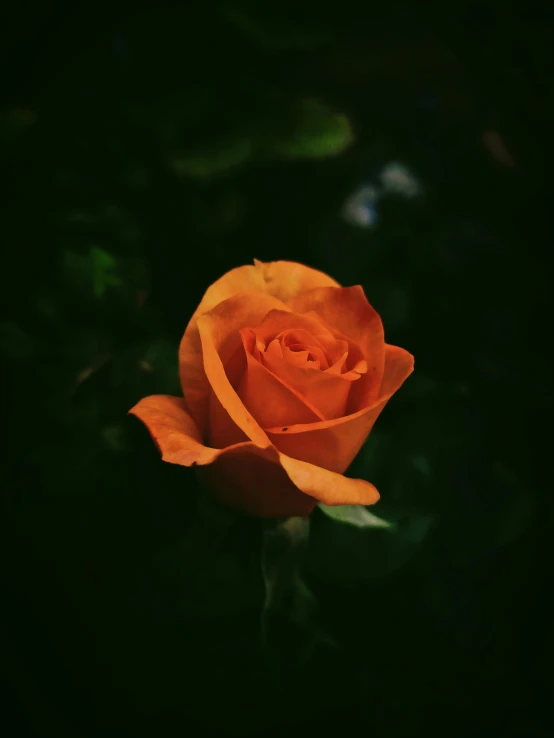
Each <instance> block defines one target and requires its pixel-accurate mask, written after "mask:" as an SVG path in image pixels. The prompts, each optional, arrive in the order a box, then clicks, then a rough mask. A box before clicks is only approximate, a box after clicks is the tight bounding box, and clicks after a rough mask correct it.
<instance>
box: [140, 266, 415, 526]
mask: <svg viewBox="0 0 554 738" xmlns="http://www.w3.org/2000/svg"><path fill="white" fill-rule="evenodd" d="M413 366H414V359H413V356H412V355H411V354H409V353H408V352H407V351H404V349H401V348H398V347H397V346H389V345H388V344H386V343H385V339H384V334H383V326H382V323H381V319H380V317H379V315H378V314H377V313H376V312H375V310H374V309H373V308H372V307H371V305H370V304H369V303H368V301H367V299H366V297H365V294H364V291H363V289H362V288H361V287H359V286H357V287H341V286H340V285H339V284H337V282H335V281H334V280H333V279H331V278H330V277H328V276H327V275H326V274H323V273H322V272H319V271H316V270H315V269H310V268H309V267H305V266H302V265H301V264H295V263H294V262H287V261H276V262H272V263H269V264H263V263H262V262H259V261H257V260H254V266H242V267H238V268H236V269H232V270H231V271H230V272H228V273H227V274H225V275H224V276H223V277H221V279H218V280H217V282H215V283H214V284H212V286H211V287H210V288H209V289H208V290H207V292H206V294H205V295H204V297H203V298H202V301H201V303H200V305H199V306H198V308H197V310H196V312H195V313H194V315H193V316H192V318H191V320H190V322H189V324H188V326H187V329H186V331H185V335H184V336H183V339H182V341H181V346H180V348H179V374H180V380H181V387H182V389H183V395H184V399H183V398H181V397H170V396H168V395H153V396H152V397H146V398H145V399H143V400H141V401H140V402H139V403H138V404H137V405H135V407H134V408H133V409H132V410H131V411H130V412H131V413H132V414H133V415H136V416H137V417H138V418H139V419H140V420H141V421H142V422H143V423H144V424H145V425H146V427H147V428H148V430H149V432H150V434H151V436H152V438H153V439H154V441H155V443H156V444H157V446H158V448H159V449H160V451H161V454H162V459H163V460H164V461H168V462H170V463H172V464H181V465H182V466H195V465H198V466H202V467H206V468H205V470H204V473H205V475H206V481H207V482H208V484H209V486H210V487H211V488H212V490H213V492H214V494H215V495H216V496H217V497H218V498H219V499H220V500H221V501H223V502H224V503H226V504H229V505H231V506H233V507H237V508H240V509H242V510H244V511H246V512H248V513H250V514H253V515H257V516H261V517H286V516H291V515H308V514H309V513H310V512H311V510H312V509H313V507H314V505H315V504H316V503H317V502H323V503H324V504H326V505H352V504H361V505H371V504H373V503H374V502H377V500H378V499H379V493H378V492H377V490H376V489H375V487H374V486H373V485H372V484H370V483H369V482H366V481H364V480H362V479H350V478H348V477H344V476H343V472H344V471H345V470H346V468H347V467H348V466H349V464H350V463H351V462H352V460H353V459H354V457H355V456H356V454H357V453H358V451H359V450H360V447H361V446H362V444H363V442H364V441H365V439H366V438H367V436H368V434H369V432H370V431H371V428H372V427H373V424H374V423H375V421H376V419H377V417H378V416H379V413H380V412H381V410H382V409H383V407H384V406H385V404H386V403H387V400H388V399H389V398H390V397H391V396H392V395H393V394H394V393H395V392H396V390H397V389H398V388H399V387H400V385H401V384H402V383H403V382H404V380H405V379H406V378H407V377H408V375H409V374H410V373H411V372H412V371H413Z"/></svg>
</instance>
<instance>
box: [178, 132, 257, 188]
mask: <svg viewBox="0 0 554 738" xmlns="http://www.w3.org/2000/svg"><path fill="white" fill-rule="evenodd" d="M253 150H254V147H253V144H252V141H251V140H250V139H249V138H236V139H233V140H231V141H224V142H216V143H214V144H213V147H206V148H205V149H203V150H200V151H193V152H190V153H188V154H187V153H185V154H175V155H173V156H172V157H171V159H170V161H169V166H170V168H171V169H172V170H173V172H174V173H175V174H177V175H178V176H179V177H190V178H191V179H209V178H211V177H216V176H218V175H222V174H226V173H227V172H228V171H231V170H233V169H236V168H238V167H240V166H243V165H244V164H246V162H247V161H248V160H249V159H250V158H251V157H252V154H253Z"/></svg>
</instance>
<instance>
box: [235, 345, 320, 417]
mask: <svg viewBox="0 0 554 738" xmlns="http://www.w3.org/2000/svg"><path fill="white" fill-rule="evenodd" d="M241 336H242V340H243V344H244V350H245V352H246V360H247V371H246V372H245V374H244V375H243V377H242V380H241V382H240V385H239V386H238V387H237V394H238V396H239V397H240V399H241V400H242V402H243V403H244V406H245V407H246V408H247V409H248V410H249V411H250V413H251V414H252V416H253V417H254V418H255V419H256V421H257V422H258V423H259V424H260V426H261V427H262V428H265V427H267V426H274V425H289V424H290V425H292V424H294V423H313V422H316V421H319V420H324V419H325V416H324V415H322V414H321V413H320V412H319V411H318V410H317V408H316V407H314V406H313V405H312V404H311V403H310V402H309V400H308V399H306V398H304V397H303V396H302V395H301V394H300V393H298V392H297V391H296V390H295V389H294V387H291V386H290V385H288V384H287V382H286V380H285V379H284V378H282V377H280V376H278V375H277V376H276V375H275V374H273V373H272V372H270V371H269V370H268V369H266V367H265V366H264V365H263V364H261V363H260V362H259V361H257V360H256V359H255V358H254V357H253V356H252V353H251V351H252V348H253V347H254V346H255V342H256V338H255V335H254V334H253V333H252V332H248V331H241ZM281 361H282V363H283V364H285V362H284V361H283V360H281ZM290 368H291V369H294V367H290ZM299 371H303V370H299ZM318 373H319V372H318Z"/></svg>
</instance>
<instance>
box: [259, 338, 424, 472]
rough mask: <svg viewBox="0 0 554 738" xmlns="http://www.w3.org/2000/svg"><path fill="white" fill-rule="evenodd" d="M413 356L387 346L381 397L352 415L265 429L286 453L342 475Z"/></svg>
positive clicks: (410, 366)
mask: <svg viewBox="0 0 554 738" xmlns="http://www.w3.org/2000/svg"><path fill="white" fill-rule="evenodd" d="M413 368H414V357H413V356H412V355H411V354H410V353H408V351H405V350H404V349H402V348H399V347H398V346H389V345H386V346H385V372H384V377H383V381H382V383H381V386H380V389H379V392H378V395H379V396H378V398H377V399H376V400H375V401H374V402H373V403H372V404H371V405H370V406H369V407H366V408H363V409H362V410H359V411H358V412H356V413H353V414H352V415H346V416H345V417H343V418H337V419H335V420H326V421H322V422H319V423H310V424H303V425H290V426H288V428H287V430H286V431H283V429H282V428H277V427H276V428H266V429H265V432H266V433H267V435H268V437H269V439H270V440H271V442H272V443H273V444H274V445H275V446H276V447H277V448H278V449H279V451H282V452H283V453H285V454H287V455H288V456H291V457H293V458H295V459H301V460H302V461H308V462H309V463H310V464H314V465H315V466H321V467H324V468H326V469H330V470H331V471H334V472H337V473H339V474H341V473H342V472H344V471H345V470H346V469H347V468H348V466H349V465H350V464H351V462H352V461H353V459H354V457H355V456H356V454H357V453H358V451H359V450H360V448H361V447H362V444H363V443H364V441H365V439H366V438H367V436H368V434H369V432H370V431H371V429H372V427H373V424H374V423H375V421H376V420H377V418H378V417H379V414H380V413H381V410H382V409H383V408H384V407H385V405H386V404H387V402H388V400H389V399H390V398H391V397H392V395H393V394H394V393H395V392H396V391H397V390H398V389H399V387H400V386H401V385H402V383H403V382H404V381H405V380H406V379H407V377H408V376H409V375H410V374H411V373H412V371H413Z"/></svg>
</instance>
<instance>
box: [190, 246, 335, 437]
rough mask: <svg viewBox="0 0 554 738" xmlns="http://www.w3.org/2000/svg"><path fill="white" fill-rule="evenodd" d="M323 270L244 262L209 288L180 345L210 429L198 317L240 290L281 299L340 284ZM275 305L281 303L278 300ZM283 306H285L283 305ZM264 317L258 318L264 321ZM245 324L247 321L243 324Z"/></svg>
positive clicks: (201, 420) (197, 414) (201, 422)
mask: <svg viewBox="0 0 554 738" xmlns="http://www.w3.org/2000/svg"><path fill="white" fill-rule="evenodd" d="M338 286H339V285H338V283H337V282H335V280H334V279H331V277H328V276H327V275H326V274H324V273H323V272H320V271H317V270H316V269H311V268H310V267H306V266H304V265H302V264H297V263H295V262H290V261H274V262H269V263H267V264H264V263H262V262H261V261H258V260H256V259H255V260H254V265H252V266H251V265H248V266H241V267H237V268H236V269H232V270H231V271H229V272H227V273H226V274H224V275H223V276H222V277H221V278H220V279H218V280H217V281H216V282H214V283H213V284H212V285H211V286H210V287H208V289H207V290H206V292H205V294H204V296H203V298H202V300H201V302H200V304H199V306H198V308H197V309H196V311H195V312H194V315H193V316H192V318H191V319H190V321H189V324H188V325H187V328H186V330H185V334H184V336H183V338H182V340H181V345H180V347H179V377H180V380H181V387H182V390H183V394H184V396H185V400H186V403H187V406H188V408H189V411H190V413H191V415H192V417H193V418H194V420H195V422H196V423H197V425H198V427H199V428H200V430H201V432H204V431H205V429H206V419H207V413H208V402H209V395H210V388H209V383H208V382H207V380H206V376H205V374H204V366H203V361H202V351H201V344H200V336H199V332H198V325H197V324H198V319H199V317H200V316H201V315H204V314H205V313H207V312H208V311H209V310H212V308H214V307H215V306H216V305H218V304H219V303H221V302H223V301H224V300H226V299H227V298H229V297H232V296H233V295H236V294H240V293H248V292H255V293H262V294H266V295H269V296H271V297H273V298H275V299H276V300H278V301H280V302H281V301H284V300H289V299H291V298H292V297H294V296H295V295H299V294H301V293H303V292H306V291H308V290H312V289H314V288H315V287H338ZM273 306H274V307H276V306H277V303H274V305H273ZM280 307H281V309H286V308H283V306H282V305H280ZM260 321H261V318H260V319H259V320H258V321H257V322H260ZM240 327H241V328H243V327H244V325H242V326H240Z"/></svg>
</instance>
